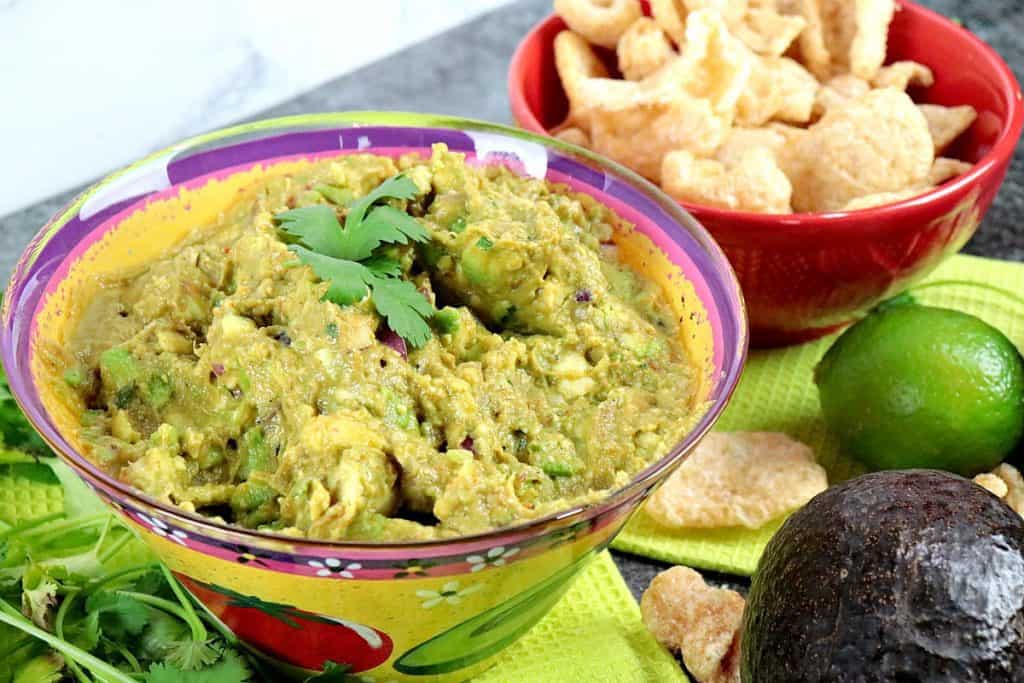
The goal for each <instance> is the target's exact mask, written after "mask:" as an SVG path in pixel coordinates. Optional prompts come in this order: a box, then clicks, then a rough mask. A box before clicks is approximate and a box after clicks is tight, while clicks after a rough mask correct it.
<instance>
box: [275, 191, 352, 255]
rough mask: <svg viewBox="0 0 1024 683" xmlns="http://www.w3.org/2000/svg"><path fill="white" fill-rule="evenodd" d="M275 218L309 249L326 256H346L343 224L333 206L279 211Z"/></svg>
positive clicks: (284, 229)
mask: <svg viewBox="0 0 1024 683" xmlns="http://www.w3.org/2000/svg"><path fill="white" fill-rule="evenodd" d="M274 218H275V219H276V220H277V222H278V225H279V227H280V228H281V230H282V231H283V232H285V233H286V234H288V235H290V236H291V237H294V238H295V239H297V240H298V241H299V243H300V244H302V245H303V246H305V247H307V248H308V249H312V250H313V251H315V252H317V253H319V254H323V255H324V256H333V257H334V258H345V257H344V256H343V251H344V248H345V245H344V240H343V239H342V236H341V224H340V223H338V217H337V216H336V215H335V213H334V209H332V208H331V207H329V206H324V205H322V204H321V205H318V206H304V207H302V208H299V209H292V210H290V211H285V212H284V213H279V214H277V215H276V216H274ZM293 249H294V247H293Z"/></svg>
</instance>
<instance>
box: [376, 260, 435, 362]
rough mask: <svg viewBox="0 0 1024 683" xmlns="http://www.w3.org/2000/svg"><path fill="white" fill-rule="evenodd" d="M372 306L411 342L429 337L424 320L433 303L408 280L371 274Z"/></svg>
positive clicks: (425, 339) (426, 318) (416, 343)
mask: <svg viewBox="0 0 1024 683" xmlns="http://www.w3.org/2000/svg"><path fill="white" fill-rule="evenodd" d="M370 289H371V290H373V299H372V300H373V307H374V308H376V309H377V312H378V313H380V314H381V315H382V316H384V317H385V318H386V319H387V322H388V327H390V328H391V329H392V330H394V331H395V333H396V334H397V335H398V336H399V337H402V338H403V339H405V340H406V341H407V342H409V343H410V344H412V345H413V346H416V347H420V346H423V345H424V344H426V343H427V341H428V340H429V339H430V335H431V330H430V325H428V324H427V320H428V319H430V317H431V316H432V315H433V314H434V307H433V306H431V305H430V302H429V301H427V299H426V297H424V296H423V294H422V293H421V292H420V291H419V290H418V289H416V285H414V284H413V283H411V282H409V281H408V280H399V279H396V278H382V277H373V279H372V281H371V282H370Z"/></svg>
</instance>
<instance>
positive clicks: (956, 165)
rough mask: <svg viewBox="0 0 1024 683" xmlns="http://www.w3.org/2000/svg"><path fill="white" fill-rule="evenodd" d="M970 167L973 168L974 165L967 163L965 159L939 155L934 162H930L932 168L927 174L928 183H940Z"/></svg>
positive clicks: (965, 171)
mask: <svg viewBox="0 0 1024 683" xmlns="http://www.w3.org/2000/svg"><path fill="white" fill-rule="evenodd" d="M972 168H974V165H973V164H969V163H967V162H966V161H960V160H959V159H949V158H947V157H939V158H938V159H936V160H935V163H933V164H932V170H931V172H930V173H929V174H928V184H929V185H941V184H942V183H944V182H946V181H947V180H949V179H950V178H956V177H957V176H960V175H963V174H964V173H967V172H968V171H970V170H971V169H972Z"/></svg>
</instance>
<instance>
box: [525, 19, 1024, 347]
mask: <svg viewBox="0 0 1024 683" xmlns="http://www.w3.org/2000/svg"><path fill="white" fill-rule="evenodd" d="M897 5H898V11H897V13H896V16H895V18H894V19H893V22H892V26H891V28H890V30H889V55H888V56H889V60H890V61H896V60H901V59H912V60H914V61H917V62H921V63H922V64H926V65H928V66H930V67H931V68H932V70H933V71H934V72H935V84H934V85H933V86H932V87H930V88H928V89H924V90H919V91H915V92H914V93H913V94H914V95H915V96H916V97H915V99H917V100H918V101H921V102H930V103H934V104H943V105H947V106H953V105H958V104H970V105H972V106H973V107H974V108H975V109H977V110H978V118H977V120H976V121H975V122H974V125H973V126H971V128H970V130H968V131H967V132H966V133H964V135H962V136H961V137H960V139H959V140H958V141H957V142H956V143H955V144H954V146H953V147H952V148H951V149H949V150H947V151H946V152H945V154H946V155H947V156H955V157H957V158H960V159H963V160H965V161H969V162H971V163H973V164H974V168H972V169H971V171H970V172H968V173H966V174H964V175H962V176H959V177H958V178H955V179H954V180H951V181H949V182H947V183H945V184H944V185H942V186H940V187H938V188H936V189H935V190H932V191H931V192H928V193H927V194H923V195H921V196H918V197H914V198H912V199H908V200H906V201H902V202H898V203H895V204H889V205H886V206H881V207H876V208H870V209H863V210H859V211H844V212H833V213H815V214H789V215H767V214H757V213H749V212H744V211H730V210H728V209H720V208H716V207H710V206H701V205H698V204H690V203H687V202H680V203H681V204H682V206H683V207H684V208H686V209H687V210H688V211H689V212H690V213H692V214H693V215H694V217H696V218H697V220H699V221H700V222H701V223H702V224H703V225H704V227H705V228H707V230H708V231H709V232H710V233H711V234H712V235H713V236H714V237H715V239H716V240H718V243H719V244H720V245H721V246H722V249H723V250H724V251H725V253H726V255H727V256H728V257H729V260H730V261H731V262H732V266H733V268H734V269H735V271H736V274H737V276H738V277H739V280H740V284H741V285H742V287H743V294H744V297H745V298H746V301H747V308H748V311H749V314H750V327H751V341H752V343H753V344H754V345H757V346H776V345H782V344H790V343H795V342H800V341H804V340H807V339H813V338H815V337H819V336H821V335H823V334H827V333H828V332H830V331H832V330H835V329H836V328H837V327H839V326H841V325H843V324H845V323H848V322H850V321H851V320H852V319H854V318H856V317H857V316H858V315H859V314H861V313H862V312H864V311H865V310H867V309H868V308H870V307H871V306H873V305H874V304H876V303H877V302H879V301H881V300H882V299H885V298H886V297H889V296H892V295H893V294H896V293H898V292H900V291H901V290H903V289H905V288H906V287H907V286H909V285H910V284H912V283H913V282H915V281H917V280H918V279H920V278H922V277H924V276H925V275H927V274H928V273H929V272H930V271H931V270H932V269H933V268H935V266H937V265H938V264H939V263H940V262H941V261H942V260H943V259H944V258H946V257H947V256H949V255H950V254H953V253H955V252H957V251H959V250H960V249H961V248H962V247H963V245H964V244H965V243H966V242H967V241H968V240H969V239H970V238H971V235H973V234H974V231H975V230H976V229H977V227H978V224H979V223H980V221H981V217H982V216H983V215H984V214H985V212H986V211H987V210H988V207H989V206H990V205H991V204H992V200H993V199H994V198H995V195H996V192H997V191H998V190H999V186H1000V185H1001V184H1002V182H1003V178H1004V177H1005V176H1006V170H1007V167H1008V165H1009V163H1010V159H1011V157H1012V156H1013V152H1014V148H1015V147H1016V144H1017V140H1018V139H1019V138H1020V134H1021V124H1022V121H1024V106H1022V102H1021V91H1020V86H1019V85H1018V84H1017V81H1016V79H1015V78H1014V76H1013V73H1012V72H1011V71H1010V69H1009V67H1007V66H1006V63H1005V62H1003V60H1002V59H1001V58H1000V57H999V55H998V54H996V52H995V51H994V50H993V49H992V48H990V47H989V46H988V45H986V44H985V43H983V42H982V41H981V40H979V39H978V38H977V37H976V36H974V35H973V34H971V33H969V32H968V31H966V30H964V29H963V28H962V27H960V26H959V25H957V24H955V23H954V22H952V21H950V20H948V19H946V18H945V17H942V16H940V15H938V14H936V13H935V12H932V11H931V10H928V9H925V8H924V7H921V6H920V5H916V4H914V3H911V2H898V3H897ZM564 28H565V23H564V22H563V21H562V19H561V18H559V17H557V16H554V15H552V16H550V17H548V18H547V19H545V20H544V21H542V22H541V23H540V24H538V25H537V26H535V27H534V28H533V29H532V30H531V31H530V32H529V33H528V34H527V35H526V37H525V38H524V39H523V41H522V43H520V45H519V47H518V49H517V50H516V52H515V55H514V56H513V57H512V63H511V66H510V67H509V76H508V89H509V100H510V102H511V106H512V116H513V117H514V119H515V121H516V123H518V124H519V125H520V126H521V127H523V128H525V129H527V130H531V131H534V132H538V133H548V132H549V131H550V130H551V129H552V128H554V127H555V126H557V125H558V124H559V123H561V122H562V120H563V119H564V118H565V115H566V111H567V103H566V99H565V93H564V92H563V91H562V86H561V83H560V81H559V79H558V74H557V72H556V71H555V62H554V51H553V47H552V45H553V42H554V38H555V35H557V34H558V32H559V31H561V30H562V29H564Z"/></svg>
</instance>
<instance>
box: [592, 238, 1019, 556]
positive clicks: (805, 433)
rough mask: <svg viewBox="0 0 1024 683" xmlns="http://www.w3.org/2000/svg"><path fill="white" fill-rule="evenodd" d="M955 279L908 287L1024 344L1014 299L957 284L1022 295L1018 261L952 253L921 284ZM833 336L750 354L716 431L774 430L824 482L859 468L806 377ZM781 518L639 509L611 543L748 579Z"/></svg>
mask: <svg viewBox="0 0 1024 683" xmlns="http://www.w3.org/2000/svg"><path fill="white" fill-rule="evenodd" d="M940 280H942V281H946V280H956V281H962V283H961V284H957V285H955V286H952V285H951V286H942V287H934V288H931V287H922V286H921V285H918V286H917V287H915V288H912V292H913V294H914V296H915V297H916V298H917V299H918V300H919V301H920V302H921V303H927V304H931V305H936V306H945V307H948V308H956V309H958V310H962V311H966V312H967V313H972V314H974V315H976V316H978V317H980V318H982V319H983V320H985V321H986V322H988V323H990V324H992V325H994V326H996V327H998V328H999V329H1000V330H1002V331H1003V333H1005V334H1006V335H1007V336H1008V337H1009V338H1010V339H1011V340H1013V342H1014V343H1016V344H1017V346H1018V347H1024V315H1022V313H1024V311H1022V310H1021V307H1020V306H1019V305H1018V304H1017V303H1015V302H1014V301H1012V300H1010V299H1008V298H1007V297H1005V296H1003V295H1001V294H999V293H998V292H994V291H991V290H988V289H983V288H979V287H974V286H971V285H970V284H963V283H981V284H985V285H991V286H993V287H998V288H1002V289H1005V290H1009V291H1010V292H1014V293H1017V292H1024V265H1021V264H1017V263H1010V262H1006V261H994V260H990V259H982V258H977V257H973V256H955V257H953V258H951V259H949V260H948V261H946V262H945V263H944V264H942V265H941V266H940V267H939V268H938V269H937V270H936V271H935V272H934V273H932V274H931V276H929V277H928V279H927V280H925V283H929V282H937V281H940ZM834 338H835V336H830V337H828V338H825V339H821V340H818V341H814V342H810V343H807V344H803V345H800V346H793V347H789V348H786V349H779V350H770V351H753V352H751V354H750V359H749V361H748V362H747V367H746V369H745V370H744V371H743V376H742V378H741V379H740V383H739V387H738V388H737V389H736V393H735V394H734V395H733V398H732V401H731V402H730V403H729V407H728V408H727V409H726V411H725V413H724V414H723V415H722V418H721V419H720V420H719V421H718V423H717V424H716V426H715V428H716V429H719V430H722V431H738V430H754V431H779V432H785V433H787V434H789V435H790V436H792V437H794V438H796V439H799V440H801V441H803V442H805V443H807V444H808V445H810V446H811V448H813V449H814V451H815V453H816V454H817V456H818V461H819V462H820V463H821V464H822V466H823V467H824V468H825V469H826V470H827V471H828V475H829V481H830V482H832V483H835V482H838V481H842V480H843V479H847V478H849V477H851V476H856V475H857V474H860V473H862V471H863V470H862V469H861V468H860V466H859V465H857V464H856V463H854V462H852V461H850V460H849V459H847V458H845V457H843V456H842V455H841V454H840V453H839V450H838V447H837V443H836V440H835V439H834V438H833V437H831V436H830V435H829V434H827V433H826V431H825V425H824V423H823V422H822V419H821V409H820V406H819V404H818V392H817V389H816V388H815V386H814V382H813V381H812V373H813V370H814V366H815V364H817V362H818V360H819V359H820V358H821V356H822V355H823V354H824V353H825V351H826V350H827V349H828V348H829V346H831V344H832V341H833V340H834ZM782 521H783V520H782V519H779V520H775V521H773V522H770V523H768V524H767V525H765V526H764V527H762V528H760V529H757V530H749V529H739V528H733V529H715V530H710V531H708V530H701V531H698V530H693V531H682V532H679V531H670V530H666V529H663V528H661V527H659V526H658V525H657V524H656V523H655V522H653V521H652V520H651V519H650V518H649V517H648V516H647V515H645V514H644V513H643V512H642V511H641V512H640V513H638V514H637V515H636V516H635V517H634V518H633V520H632V521H631V522H630V523H629V525H628V526H627V527H626V529H625V530H624V531H623V533H621V534H620V535H619V536H618V538H617V539H616V540H615V542H614V543H613V544H612V547H614V548H616V549H617V550H623V551H626V552H631V553H636V554H639V555H646V556H648V557H654V558H657V559H659V560H665V561H667V562H674V563H676V564H685V565H688V566H691V567H697V568H699V569H710V570H714V571H720V572H726V573H730V574H740V575H744V576H750V575H751V574H753V573H754V570H755V569H756V567H757V561H758V559H760V557H761V553H762V552H763V551H764V547H765V545H767V543H768V541H769V540H770V539H771V537H772V534H774V533H775V531H776V529H778V527H779V526H781V524H782Z"/></svg>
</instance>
